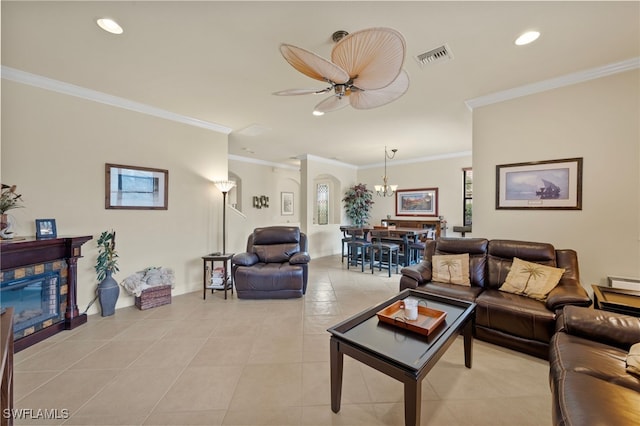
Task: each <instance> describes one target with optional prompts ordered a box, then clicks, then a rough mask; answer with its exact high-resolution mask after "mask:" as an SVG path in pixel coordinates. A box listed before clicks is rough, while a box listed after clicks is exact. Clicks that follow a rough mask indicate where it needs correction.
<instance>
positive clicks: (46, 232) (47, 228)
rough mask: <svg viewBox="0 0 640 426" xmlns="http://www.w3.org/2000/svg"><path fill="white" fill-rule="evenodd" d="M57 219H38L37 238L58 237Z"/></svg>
mask: <svg viewBox="0 0 640 426" xmlns="http://www.w3.org/2000/svg"><path fill="white" fill-rule="evenodd" d="M57 237H58V230H57V229H56V220H55V219H36V238H38V239H43V238H57Z"/></svg>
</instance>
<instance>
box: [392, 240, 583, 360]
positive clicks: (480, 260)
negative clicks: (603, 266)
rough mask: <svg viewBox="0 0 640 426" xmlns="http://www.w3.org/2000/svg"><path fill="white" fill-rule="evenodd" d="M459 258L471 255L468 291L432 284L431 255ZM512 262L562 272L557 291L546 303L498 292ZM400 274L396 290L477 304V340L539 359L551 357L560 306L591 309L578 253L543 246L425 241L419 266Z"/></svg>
mask: <svg viewBox="0 0 640 426" xmlns="http://www.w3.org/2000/svg"><path fill="white" fill-rule="evenodd" d="M461 253H469V276H470V281H471V286H470V287H466V286H461V285H455V284H446V283H440V282H432V281H431V272H432V271H431V261H432V257H433V256H434V255H447V254H461ZM514 257H518V258H520V259H522V260H525V261H528V262H535V263H541V264H543V265H548V266H553V267H558V268H564V269H565V272H564V274H563V275H562V278H561V279H560V282H559V283H558V286H557V287H556V288H555V289H553V290H552V291H551V292H550V293H549V295H548V297H547V299H546V301H544V302H542V301H539V300H536V299H531V298H529V297H526V296H521V295H517V294H511V293H506V292H503V291H500V290H498V289H499V288H500V286H501V285H502V284H503V283H504V280H505V278H506V276H507V274H508V273H509V271H510V269H511V264H512V263H513V258H514ZM401 273H402V278H401V279H400V290H403V289H405V288H417V289H419V290H424V291H428V292H430V293H435V294H438V295H442V296H447V297H452V298H454V299H462V300H467V301H472V302H475V303H476V304H477V306H476V318H475V328H474V331H475V335H476V337H478V338H480V339H482V340H486V341H488V342H491V343H495V344H498V345H501V346H505V347H508V348H511V349H515V350H518V351H520V352H524V353H528V354H530V355H534V356H537V357H539V358H543V359H547V358H548V356H549V341H550V340H551V336H553V333H554V331H555V321H556V311H557V310H559V309H561V308H562V307H563V306H564V305H578V306H589V305H591V299H590V298H589V295H588V294H587V292H586V290H585V289H584V288H583V287H582V285H581V284H580V274H579V270H578V257H577V254H576V252H575V251H574V250H556V249H555V248H554V247H553V246H552V245H551V244H547V243H538V242H528V241H513V240H487V239H484V238H441V239H439V240H436V241H427V245H426V247H425V251H424V259H423V261H422V262H421V263H420V264H418V265H412V266H408V267H405V268H403V269H402V271H401Z"/></svg>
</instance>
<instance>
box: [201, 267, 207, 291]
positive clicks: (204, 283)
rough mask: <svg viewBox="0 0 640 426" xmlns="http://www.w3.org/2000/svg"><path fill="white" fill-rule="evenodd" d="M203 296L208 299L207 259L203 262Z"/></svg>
mask: <svg viewBox="0 0 640 426" xmlns="http://www.w3.org/2000/svg"><path fill="white" fill-rule="evenodd" d="M202 264H203V266H202V298H203V299H204V300H207V261H206V260H204V261H203V262H202Z"/></svg>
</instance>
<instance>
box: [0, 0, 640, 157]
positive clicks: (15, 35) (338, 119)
mask: <svg viewBox="0 0 640 426" xmlns="http://www.w3.org/2000/svg"><path fill="white" fill-rule="evenodd" d="M639 6H640V2H638V1H628V2H610V1H603V2H573V1H571V2H549V1H547V2H476V1H474V2H435V1H426V2H418V1H411V2H400V1H384V2H383V1H377V2H361V1H339V2H328V1H321V2H307V1H285V2H268V1H260V2H245V1H233V2H216V1H200V2H183V1H174V2H151V1H136V2H132V1H121V2H120V1H116V2H93V1H86V2H55V1H47V2H31V1H16V2H13V1H2V4H1V7H2V65H3V66H5V67H10V68H14V69H17V70H21V71H25V72H29V73H33V74H37V75H40V76H44V77H48V78H52V79H55V80H59V81H62V82H66V83H71V84H74V85H78V86H81V87H84V88H88V89H92V90H96V91H99V92H104V93H107V94H110V95H114V96H118V97H122V98H126V99H129V100H132V101H135V102H139V103H143V104H147V105H150V106H153V107H156V108H161V109H164V110H167V111H170V112H172V113H176V114H180V115H184V116H188V117H192V118H195V119H198V120H203V121H206V122H212V123H218V124H221V125H223V126H227V127H229V128H231V129H232V132H231V134H230V137H229V140H230V146H229V150H230V153H231V154H235V155H240V156H244V157H249V158H255V159H260V160H265V161H270V162H275V163H286V164H294V163H295V162H293V161H292V160H291V158H292V157H298V156H301V155H306V154H309V155H314V156H319V157H324V158H330V159H336V160H339V161H342V162H346V163H349V164H353V165H369V164H373V163H381V162H382V161H383V158H384V146H385V145H386V146H389V148H397V149H398V154H397V156H396V159H398V160H408V159H411V158H416V157H432V156H441V155H449V154H456V153H461V152H469V151H470V150H471V111H470V110H469V108H468V107H467V106H466V104H465V101H467V100H471V99H475V98H478V97H483V96H486V95H490V94H493V93H495V92H499V91H503V90H509V89H513V88H517V87H520V86H523V85H526V84H531V83H535V82H540V81H543V80H547V79H552V78H557V77H561V76H564V75H567V74H571V73H576V72H579V71H584V70H589V69H593V68H597V67H601V66H604V65H607V64H612V63H616V62H619V61H625V60H628V59H632V58H637V57H639V56H640V7H639ZM103 16H108V17H112V18H114V19H116V20H117V21H118V22H119V23H120V24H121V25H122V26H123V27H124V31H125V32H124V34H123V35H120V36H115V35H111V34H107V33H105V32H104V31H102V30H101V29H99V28H98V26H97V25H96V24H95V19H96V18H98V17H103ZM376 26H385V27H392V28H395V29H397V30H399V31H400V32H401V33H402V34H403V35H404V37H405V38H406V41H407V57H406V59H405V65H404V68H405V69H406V71H407V72H408V74H409V77H410V80H411V82H410V87H409V91H408V92H407V93H406V94H405V95H404V96H403V97H401V98H400V99H399V100H397V101H395V102H393V103H391V104H388V105H386V106H383V107H380V108H377V109H373V110H355V109H352V108H350V107H348V108H346V109H343V110H340V111H336V112H332V113H328V114H326V115H324V116H323V117H314V116H312V115H311V111H312V109H313V107H314V105H315V104H317V103H318V102H319V101H320V100H321V99H322V97H319V96H315V95H307V96H292V97H280V96H273V95H272V94H271V93H272V92H274V91H278V90H283V89H290V88H323V87H324V85H323V84H321V83H320V82H317V81H314V80H311V79H310V78H308V77H305V76H304V75H302V74H300V73H298V72H297V71H295V70H294V69H293V68H292V67H291V66H290V65H289V64H287V63H286V62H285V60H284V59H283V58H282V56H281V55H280V53H279V51H278V46H279V44H280V43H282V42H287V43H290V44H294V45H296V46H299V47H303V48H306V49H308V50H312V51H314V52H316V53H318V54H320V55H321V56H324V57H326V58H328V57H329V55H330V51H331V47H332V42H331V34H332V33H333V32H334V31H336V30H341V29H343V30H346V31H349V32H353V31H356V30H359V29H363V28H369V27H376ZM529 29H537V30H539V31H540V32H541V33H542V36H541V37H540V39H539V40H538V41H536V42H535V43H533V44H531V45H528V46H524V47H517V46H515V45H514V43H513V41H514V40H515V38H516V37H517V36H518V35H519V34H520V33H521V32H523V31H525V30H529ZM444 43H446V44H447V45H448V46H449V48H450V49H451V51H452V53H453V56H454V59H453V60H451V61H448V62H443V63H436V64H432V65H429V66H426V67H424V68H422V67H421V66H419V65H418V63H417V61H416V60H415V56H416V55H418V54H420V53H423V52H426V51H428V50H430V49H433V48H435V47H438V46H440V45H442V44H444ZM321 96H326V95H321ZM594 102H597V99H594ZM252 125H259V126H263V127H266V128H268V129H269V130H267V131H265V132H264V133H262V134H259V135H257V136H246V135H242V134H241V133H238V132H240V131H242V129H245V128H247V127H249V126H252ZM176 143H183V142H181V141H176Z"/></svg>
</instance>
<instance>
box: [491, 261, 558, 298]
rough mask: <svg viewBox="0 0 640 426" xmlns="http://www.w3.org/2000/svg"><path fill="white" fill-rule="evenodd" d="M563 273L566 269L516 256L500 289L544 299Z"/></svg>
mask: <svg viewBox="0 0 640 426" xmlns="http://www.w3.org/2000/svg"><path fill="white" fill-rule="evenodd" d="M562 274H564V269H561V268H554V267H552V266H545V265H541V264H539V263H533V262H527V261H524V260H522V259H518V258H517V257H514V258H513V264H512V265H511V270H510V271H509V273H508V274H507V278H506V279H505V281H504V284H502V286H501V287H500V290H501V291H506V292H507V293H514V294H520V295H523V296H527V297H531V298H533V299H537V300H541V301H544V300H546V299H547V294H549V292H550V291H551V290H553V289H554V288H555V287H556V286H557V285H558V282H560V278H562Z"/></svg>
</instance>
